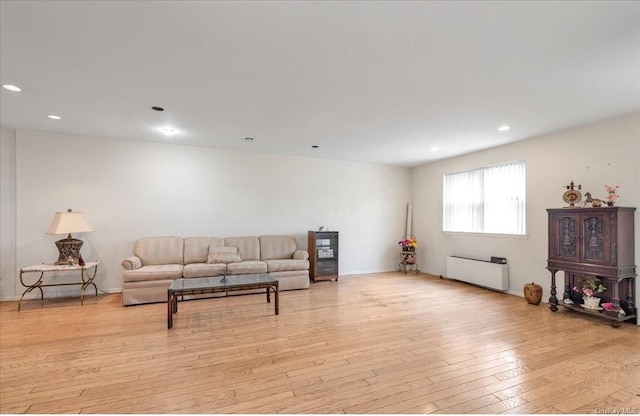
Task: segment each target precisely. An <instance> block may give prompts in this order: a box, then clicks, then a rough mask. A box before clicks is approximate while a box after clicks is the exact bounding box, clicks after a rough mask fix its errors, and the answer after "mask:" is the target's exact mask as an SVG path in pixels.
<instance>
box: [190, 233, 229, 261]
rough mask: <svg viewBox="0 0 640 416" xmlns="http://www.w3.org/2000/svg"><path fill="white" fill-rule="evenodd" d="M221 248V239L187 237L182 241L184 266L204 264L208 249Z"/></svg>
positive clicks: (222, 244) (222, 241)
mask: <svg viewBox="0 0 640 416" xmlns="http://www.w3.org/2000/svg"><path fill="white" fill-rule="evenodd" d="M223 246H224V239H223V238H217V237H187V238H185V239H184V264H191V263H206V261H207V254H208V253H209V247H223Z"/></svg>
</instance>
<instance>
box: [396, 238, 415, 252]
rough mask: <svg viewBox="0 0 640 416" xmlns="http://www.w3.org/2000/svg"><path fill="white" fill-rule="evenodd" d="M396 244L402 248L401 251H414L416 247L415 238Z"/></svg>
mask: <svg viewBox="0 0 640 416" xmlns="http://www.w3.org/2000/svg"><path fill="white" fill-rule="evenodd" d="M398 244H400V246H402V251H416V247H418V242H417V241H416V239H415V237H411V238H406V239H404V240H400V241H398Z"/></svg>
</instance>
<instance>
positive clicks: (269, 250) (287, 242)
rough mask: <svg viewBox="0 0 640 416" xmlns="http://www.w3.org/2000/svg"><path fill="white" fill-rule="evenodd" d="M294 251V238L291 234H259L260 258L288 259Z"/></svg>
mask: <svg viewBox="0 0 640 416" xmlns="http://www.w3.org/2000/svg"><path fill="white" fill-rule="evenodd" d="M294 251H296V239H295V237H294V236H292V235H261V236H260V260H273V259H290V258H293V253H294Z"/></svg>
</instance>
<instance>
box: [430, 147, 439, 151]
mask: <svg viewBox="0 0 640 416" xmlns="http://www.w3.org/2000/svg"><path fill="white" fill-rule="evenodd" d="M438 150H440V148H439V147H438V146H433V147H432V148H431V151H432V152H437V151H438Z"/></svg>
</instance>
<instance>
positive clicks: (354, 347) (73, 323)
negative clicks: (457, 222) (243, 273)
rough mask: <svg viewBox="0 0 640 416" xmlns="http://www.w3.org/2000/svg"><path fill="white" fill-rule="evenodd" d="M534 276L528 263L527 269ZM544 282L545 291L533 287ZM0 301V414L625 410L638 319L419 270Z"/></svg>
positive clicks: (630, 395)
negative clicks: (257, 287) (175, 293)
mask: <svg viewBox="0 0 640 416" xmlns="http://www.w3.org/2000/svg"><path fill="white" fill-rule="evenodd" d="M540 274H541V275H544V273H543V272H540ZM545 296H548V295H547V294H545ZM16 309H17V304H16V302H2V303H1V304H0V324H1V325H0V411H1V412H2V413H62V412H65V413H351V414H357V413H501V412H506V413H613V412H616V413H617V412H627V413H632V412H635V413H638V412H639V411H640V329H639V328H638V327H637V326H635V325H632V324H629V323H626V324H624V325H623V326H622V327H621V328H619V329H615V328H612V327H610V326H609V325H608V323H607V322H606V321H601V320H598V319H594V318H590V317H586V316H583V315H578V314H575V313H571V312H570V311H564V310H561V311H559V312H558V313H555V314H553V313H552V312H550V311H549V309H548V307H547V305H546V304H541V305H539V306H533V305H529V304H527V303H526V301H525V300H524V299H523V298H520V297H517V296H511V295H505V294H500V293H496V292H492V291H489V290H484V289H480V288H476V287H474V286H470V285H467V284H463V283H459V282H455V281H449V280H441V279H439V278H437V277H434V276H428V275H424V274H420V275H416V274H412V273H409V274H408V275H406V276H405V275H404V274H401V273H384V274H375V275H362V276H345V277H342V278H341V279H340V281H339V283H335V282H319V283H316V284H313V285H312V286H311V289H310V290H302V291H290V292H283V293H281V299H280V315H279V316H275V315H274V314H273V305H272V304H267V303H266V302H265V299H264V296H263V295H249V296H234V297H229V298H219V299H210V300H198V301H189V302H183V303H181V304H180V305H179V313H178V314H177V315H176V317H175V319H174V327H173V328H172V329H171V330H167V317H166V304H153V305H140V306H132V307H122V306H120V296H119V295H106V296H101V297H99V298H97V299H96V298H94V297H92V296H89V297H88V298H87V300H86V302H85V306H84V307H80V306H79V302H78V300H77V299H55V300H46V301H45V302H44V303H43V304H42V303H41V302H40V301H39V300H30V301H27V302H26V303H25V304H23V310H22V311H21V312H17V311H16Z"/></svg>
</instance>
